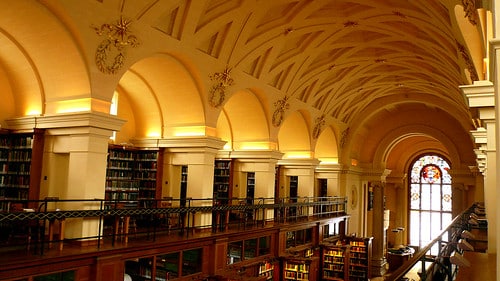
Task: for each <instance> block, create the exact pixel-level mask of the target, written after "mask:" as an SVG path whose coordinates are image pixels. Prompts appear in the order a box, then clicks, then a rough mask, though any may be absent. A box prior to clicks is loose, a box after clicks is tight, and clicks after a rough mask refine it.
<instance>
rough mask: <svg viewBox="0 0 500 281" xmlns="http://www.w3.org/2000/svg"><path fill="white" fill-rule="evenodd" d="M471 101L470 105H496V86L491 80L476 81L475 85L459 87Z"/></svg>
mask: <svg viewBox="0 0 500 281" xmlns="http://www.w3.org/2000/svg"><path fill="white" fill-rule="evenodd" d="M459 88H460V90H462V93H463V94H464V96H465V98H466V99H467V101H468V103H469V107H494V106H495V88H494V85H493V83H491V81H487V80H483V81H474V84H473V85H464V86H460V87H459Z"/></svg>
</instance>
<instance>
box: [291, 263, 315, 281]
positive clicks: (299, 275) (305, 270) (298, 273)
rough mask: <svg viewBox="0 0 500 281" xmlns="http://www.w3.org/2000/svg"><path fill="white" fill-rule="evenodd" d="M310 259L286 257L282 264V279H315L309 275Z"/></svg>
mask: <svg viewBox="0 0 500 281" xmlns="http://www.w3.org/2000/svg"><path fill="white" fill-rule="evenodd" d="M311 272H312V270H311V259H309V258H292V259H286V260H285V261H284V264H283V280H315V279H313V278H311V277H312V275H311Z"/></svg>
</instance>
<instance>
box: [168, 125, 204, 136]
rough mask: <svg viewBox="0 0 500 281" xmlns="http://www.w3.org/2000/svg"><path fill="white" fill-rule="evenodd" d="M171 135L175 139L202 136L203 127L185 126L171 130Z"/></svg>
mask: <svg viewBox="0 0 500 281" xmlns="http://www.w3.org/2000/svg"><path fill="white" fill-rule="evenodd" d="M172 134H173V135H174V136H176V137H194V136H204V135H205V126H185V127H176V128H173V129H172Z"/></svg>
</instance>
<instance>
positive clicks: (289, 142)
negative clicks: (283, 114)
mask: <svg viewBox="0 0 500 281" xmlns="http://www.w3.org/2000/svg"><path fill="white" fill-rule="evenodd" d="M278 143H279V150H280V151H281V152H283V153H285V155H284V158H311V157H312V155H311V150H312V147H311V137H310V130H309V126H308V122H307V120H306V118H305V117H304V115H303V114H302V113H301V112H299V111H295V112H292V113H290V115H288V116H287V118H286V119H285V120H284V121H283V124H282V125H281V128H280V131H279V133H278Z"/></svg>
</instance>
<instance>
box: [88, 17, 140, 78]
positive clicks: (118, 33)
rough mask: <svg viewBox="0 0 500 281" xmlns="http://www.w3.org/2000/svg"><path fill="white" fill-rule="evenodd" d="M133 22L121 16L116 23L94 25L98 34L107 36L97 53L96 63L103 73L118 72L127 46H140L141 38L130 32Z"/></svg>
mask: <svg viewBox="0 0 500 281" xmlns="http://www.w3.org/2000/svg"><path fill="white" fill-rule="evenodd" d="M131 23H132V21H131V20H127V19H124V18H123V17H121V16H120V19H119V20H117V21H116V22H115V23H114V24H107V23H105V24H103V25H101V26H100V27H94V30H95V32H96V34H97V35H99V36H104V37H105V38H104V40H103V41H101V43H100V44H99V46H98V47H97V50H96V53H95V63H96V65H97V68H98V69H99V70H100V71H101V72H102V73H105V74H116V73H117V72H118V70H120V69H121V68H122V66H123V63H124V61H125V50H126V49H127V47H133V48H135V47H137V46H139V44H140V43H139V40H138V39H137V37H136V36H135V35H133V34H131V32H130V25H131Z"/></svg>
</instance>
